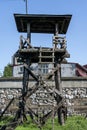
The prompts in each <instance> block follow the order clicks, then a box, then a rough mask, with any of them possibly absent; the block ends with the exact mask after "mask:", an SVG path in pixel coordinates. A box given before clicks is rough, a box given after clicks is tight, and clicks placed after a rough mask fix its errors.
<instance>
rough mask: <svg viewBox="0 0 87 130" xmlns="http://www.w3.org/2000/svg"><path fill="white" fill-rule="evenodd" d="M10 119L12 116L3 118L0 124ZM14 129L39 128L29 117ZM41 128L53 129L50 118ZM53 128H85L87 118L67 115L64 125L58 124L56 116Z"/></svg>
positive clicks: (72, 129) (43, 129)
mask: <svg viewBox="0 0 87 130" xmlns="http://www.w3.org/2000/svg"><path fill="white" fill-rule="evenodd" d="M11 119H12V117H6V118H4V121H3V122H2V121H1V123H0V125H2V124H6V123H7V122H9V121H10V120H11ZM15 130H40V129H39V128H38V127H37V125H35V124H34V123H33V122H32V120H30V118H29V120H28V122H26V123H24V124H23V125H20V126H18V127H17V128H16V129H15ZM42 130H53V129H52V118H51V119H49V120H48V121H47V122H46V124H45V125H44V126H43V128H42ZM54 130H87V119H85V118H84V117H83V116H72V117H68V119H67V121H66V123H65V125H64V126H60V125H59V124H58V120H57V118H56V119H55V120H54Z"/></svg>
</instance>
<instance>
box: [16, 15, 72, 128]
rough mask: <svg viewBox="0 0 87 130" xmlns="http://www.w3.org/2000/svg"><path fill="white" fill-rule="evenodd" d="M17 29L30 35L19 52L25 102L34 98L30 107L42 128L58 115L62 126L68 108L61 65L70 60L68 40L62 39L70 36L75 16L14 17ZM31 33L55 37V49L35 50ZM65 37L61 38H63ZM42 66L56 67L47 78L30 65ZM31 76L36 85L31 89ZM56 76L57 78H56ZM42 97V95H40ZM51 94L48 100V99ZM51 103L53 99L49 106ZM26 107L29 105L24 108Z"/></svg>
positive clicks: (38, 48)
mask: <svg viewBox="0 0 87 130" xmlns="http://www.w3.org/2000/svg"><path fill="white" fill-rule="evenodd" d="M14 17H15V21H16V25H17V30H18V31H19V32H21V33H22V32H25V33H27V38H26V39H25V38H23V36H21V37H20V48H19V50H18V52H17V56H18V57H19V61H22V62H23V63H24V72H23V89H22V95H23V101H24V102H25V104H26V100H25V99H28V98H30V99H32V98H31V96H32V97H33V98H34V101H35V102H34V103H33V100H32V102H31V103H30V104H28V105H29V110H30V112H31V115H32V119H35V118H34V116H36V117H37V118H38V121H35V122H37V124H38V126H40V127H41V126H42V125H43V124H44V123H45V121H46V119H48V118H49V117H50V116H52V115H56V113H57V115H58V121H59V123H60V124H63V123H64V118H65V114H66V107H65V104H64V98H63V95H62V86H61V73H60V69H61V67H60V65H61V63H62V62H64V60H65V58H69V56H70V55H69V54H68V52H67V50H66V39H65V37H63V36H62V34H63V35H65V34H66V32H67V29H68V26H69V23H70V20H71V15H38V14H14ZM31 33H47V34H53V43H52V47H51V48H50V47H49V48H46V47H33V46H32V44H31ZM60 34H61V36H60ZM32 63H38V65H39V68H40V67H41V65H42V64H49V63H50V64H53V68H52V71H51V72H50V73H48V74H47V75H45V77H43V75H42V74H40V73H38V75H35V74H34V73H33V72H32V70H31V68H30V66H31V64H32ZM29 75H30V76H32V77H33V79H34V80H35V81H36V83H35V84H34V85H33V86H32V87H31V86H30V87H28V83H29ZM52 77H53V78H52ZM52 79H53V80H54V82H55V84H54V85H52V84H50V85H49V84H48V81H49V80H52ZM37 95H38V96H37ZM46 95H47V97H46ZM49 100H51V101H50V102H51V103H49ZM24 107H25V106H24Z"/></svg>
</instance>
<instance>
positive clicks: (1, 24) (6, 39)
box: [0, 0, 87, 72]
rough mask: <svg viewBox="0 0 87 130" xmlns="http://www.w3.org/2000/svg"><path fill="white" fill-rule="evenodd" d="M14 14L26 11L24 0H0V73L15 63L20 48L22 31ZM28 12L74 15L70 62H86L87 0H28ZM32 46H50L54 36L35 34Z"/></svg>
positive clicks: (69, 39)
mask: <svg viewBox="0 0 87 130" xmlns="http://www.w3.org/2000/svg"><path fill="white" fill-rule="evenodd" d="M14 13H15V14H25V13H26V8H25V2H24V0H0V72H2V71H3V70H4V67H5V66H6V65H7V64H8V63H11V62H12V56H13V54H14V53H15V52H16V51H17V50H18V47H19V37H20V35H23V36H24V37H25V38H26V36H27V35H26V34H24V33H23V34H22V33H19V32H18V31H17V28H16V24H15V20H14ZM28 13H29V14H56V15H64V14H70V15H72V19H71V21H70V24H69V28H68V30H67V33H66V40H67V50H68V52H69V53H70V58H69V59H67V60H68V61H69V62H76V63H79V64H81V65H84V64H87V60H86V57H87V32H86V31H87V0H28ZM31 43H32V45H33V46H48V47H49V46H51V45H52V35H46V34H32V38H31Z"/></svg>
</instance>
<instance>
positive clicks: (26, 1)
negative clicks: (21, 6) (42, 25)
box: [24, 0, 28, 14]
mask: <svg viewBox="0 0 87 130" xmlns="http://www.w3.org/2000/svg"><path fill="white" fill-rule="evenodd" d="M24 1H25V6H26V7H25V8H26V14H28V0H24Z"/></svg>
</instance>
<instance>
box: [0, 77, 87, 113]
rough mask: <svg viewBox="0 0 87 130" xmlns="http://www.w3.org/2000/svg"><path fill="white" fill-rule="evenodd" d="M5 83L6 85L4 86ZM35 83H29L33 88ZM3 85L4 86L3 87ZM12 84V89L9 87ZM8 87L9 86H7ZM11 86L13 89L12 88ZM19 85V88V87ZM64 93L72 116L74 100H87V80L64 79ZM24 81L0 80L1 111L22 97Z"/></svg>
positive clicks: (52, 83) (50, 82) (51, 83)
mask: <svg viewBox="0 0 87 130" xmlns="http://www.w3.org/2000/svg"><path fill="white" fill-rule="evenodd" d="M4 83H5V84H4ZM34 83H35V82H34V81H31V82H29V84H30V86H31V87H32V86H33V84H34ZM2 84H3V86H1V85H2ZM7 84H8V85H9V84H10V87H9V86H8V85H7ZM49 84H50V85H52V86H54V82H52V81H49ZM5 85H7V86H5ZM11 85H12V86H13V87H11ZM18 85H19V86H18ZM62 87H63V88H62V91H63V96H64V97H65V98H66V104H67V106H68V113H70V114H72V113H73V109H71V108H72V106H73V105H74V104H73V99H74V98H78V99H79V98H87V79H81V78H80V79H75V78H74V79H71V78H70V79H68V78H66V79H62ZM21 88H22V80H21V79H12V80H10V79H9V80H7V81H6V80H0V110H1V111H3V110H4V108H5V107H6V105H7V104H8V102H9V101H10V100H11V99H12V98H13V97H15V98H17V97H19V96H20V95H21Z"/></svg>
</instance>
